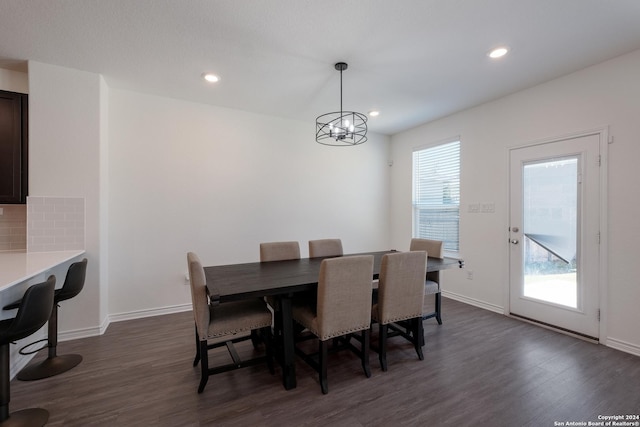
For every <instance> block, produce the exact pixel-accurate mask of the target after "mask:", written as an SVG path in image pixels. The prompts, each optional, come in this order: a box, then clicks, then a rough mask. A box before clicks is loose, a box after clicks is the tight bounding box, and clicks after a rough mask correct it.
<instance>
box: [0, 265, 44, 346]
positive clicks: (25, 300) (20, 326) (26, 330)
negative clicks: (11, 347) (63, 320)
mask: <svg viewBox="0 0 640 427" xmlns="http://www.w3.org/2000/svg"><path fill="white" fill-rule="evenodd" d="M55 286H56V277H55V276H53V275H51V276H49V278H48V279H47V280H46V281H45V282H42V283H38V284H37V285H33V286H30V287H29V288H28V289H27V291H26V292H25V293H24V296H23V297H22V302H21V303H20V306H19V307H18V313H17V314H16V317H15V318H14V319H13V320H12V321H11V323H10V325H9V327H8V328H7V329H5V330H3V331H2V333H1V334H0V344H1V345H5V344H8V343H9V342H11V341H17V340H20V339H22V338H25V337H28V336H29V335H31V334H33V333H34V332H36V331H37V330H38V329H40V328H41V327H42V326H43V325H44V324H45V323H47V320H49V317H50V316H51V310H53V292H54V288H55Z"/></svg>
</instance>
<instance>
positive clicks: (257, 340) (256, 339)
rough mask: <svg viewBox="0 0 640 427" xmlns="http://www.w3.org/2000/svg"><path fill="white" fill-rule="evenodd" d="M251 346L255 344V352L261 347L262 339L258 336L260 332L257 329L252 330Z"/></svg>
mask: <svg viewBox="0 0 640 427" xmlns="http://www.w3.org/2000/svg"><path fill="white" fill-rule="evenodd" d="M251 344H253V349H254V350H257V349H258V348H259V347H260V337H259V336H258V331H257V330H256V329H252V330H251Z"/></svg>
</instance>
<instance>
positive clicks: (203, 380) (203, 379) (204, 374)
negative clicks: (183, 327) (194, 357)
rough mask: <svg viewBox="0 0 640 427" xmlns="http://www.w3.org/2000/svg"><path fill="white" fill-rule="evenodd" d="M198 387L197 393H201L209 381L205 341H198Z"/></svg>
mask: <svg viewBox="0 0 640 427" xmlns="http://www.w3.org/2000/svg"><path fill="white" fill-rule="evenodd" d="M200 372H201V374H200V385H199V386H198V393H202V391H203V390H204V387H205V386H206V385H207V380H208V379H209V354H208V349H207V340H202V341H200Z"/></svg>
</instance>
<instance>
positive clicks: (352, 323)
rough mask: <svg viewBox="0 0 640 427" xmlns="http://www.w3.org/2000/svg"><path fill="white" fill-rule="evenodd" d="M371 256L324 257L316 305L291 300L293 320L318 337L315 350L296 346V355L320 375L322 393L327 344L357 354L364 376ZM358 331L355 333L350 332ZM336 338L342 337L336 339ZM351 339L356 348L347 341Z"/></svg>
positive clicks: (324, 390)
mask: <svg viewBox="0 0 640 427" xmlns="http://www.w3.org/2000/svg"><path fill="white" fill-rule="evenodd" d="M372 276H373V256H372V255H359V256H345V257H337V258H326V259H324V260H322V263H321V264H320V274H319V277H318V291H317V304H316V305H315V306H312V305H309V304H303V303H300V302H296V301H294V305H293V319H294V320H295V321H296V322H297V323H299V324H300V325H301V326H302V327H304V328H306V329H308V330H309V331H310V333H311V334H312V335H311V336H312V337H316V338H317V339H318V343H319V344H318V345H319V349H318V352H317V353H315V354H307V353H305V352H303V351H302V350H301V349H300V348H299V346H298V345H296V354H298V355H299V356H300V357H301V358H302V359H303V360H304V361H305V362H307V363H308V364H309V365H310V366H311V367H312V368H314V369H315V370H316V371H317V372H318V374H319V378H320V388H321V390H322V393H323V394H327V393H328V392H329V386H328V381H327V356H328V352H329V343H330V342H332V343H333V346H332V351H334V350H335V351H337V350H342V349H349V350H351V351H353V352H355V353H356V354H357V355H358V356H360V360H361V363H362V369H363V370H364V373H365V375H366V376H367V378H368V377H370V376H371V370H370V368H369V345H370V334H369V332H370V325H371V277H372ZM356 332H360V334H359V336H357V335H354V334H355V333H356ZM338 337H344V339H342V340H338ZM352 338H355V339H356V340H358V341H360V348H358V347H356V346H355V345H353V344H352V343H351V339H352Z"/></svg>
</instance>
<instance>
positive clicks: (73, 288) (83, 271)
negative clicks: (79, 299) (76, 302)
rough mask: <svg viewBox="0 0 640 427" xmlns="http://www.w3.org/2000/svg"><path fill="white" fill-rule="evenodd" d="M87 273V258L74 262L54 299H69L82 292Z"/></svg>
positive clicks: (57, 300)
mask: <svg viewBox="0 0 640 427" xmlns="http://www.w3.org/2000/svg"><path fill="white" fill-rule="evenodd" d="M86 275H87V259H86V258H85V259H83V260H82V261H78V262H74V263H73V264H71V265H70V266H69V269H68V270H67V276H66V277H65V279H64V284H63V285H62V288H60V289H59V290H57V291H56V292H55V295H54V299H55V301H56V303H57V302H59V301H64V300H68V299H70V298H73V297H75V296H76V295H78V294H79V293H80V291H81V290H82V288H83V287H84V279H85V277H86Z"/></svg>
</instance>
